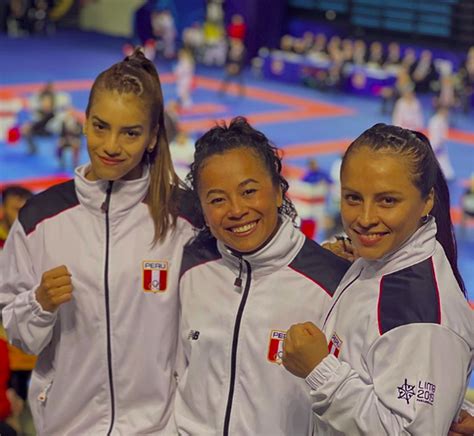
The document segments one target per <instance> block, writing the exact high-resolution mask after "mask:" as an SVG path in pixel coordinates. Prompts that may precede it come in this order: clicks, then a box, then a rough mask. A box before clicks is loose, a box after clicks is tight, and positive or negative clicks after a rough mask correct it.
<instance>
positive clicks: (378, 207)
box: [341, 147, 434, 260]
mask: <svg viewBox="0 0 474 436" xmlns="http://www.w3.org/2000/svg"><path fill="white" fill-rule="evenodd" d="M408 168H409V159H408V157H406V156H403V155H400V154H393V153H388V152H383V151H376V152H374V151H372V150H370V149H369V148H367V147H361V148H359V149H357V150H355V151H354V152H352V153H351V154H350V155H349V156H348V157H347V160H346V162H345V163H344V166H343V170H342V174H341V190H342V191H341V193H342V197H341V215H342V221H343V224H344V229H345V231H346V233H347V235H348V236H349V238H350V239H351V240H352V243H353V244H354V245H355V247H356V248H357V250H358V252H359V254H360V256H362V257H363V258H365V259H369V260H375V259H380V258H381V257H383V256H384V255H385V254H387V253H390V252H392V251H394V250H396V249H397V248H399V247H400V246H401V245H402V244H403V243H404V242H405V241H406V240H407V239H408V238H409V237H410V236H411V235H412V234H413V233H414V232H415V231H416V230H417V229H418V228H419V226H420V222H421V218H422V217H423V216H425V215H427V214H428V213H430V211H431V209H432V208H433V201H434V200H433V197H434V194H433V191H431V193H430V194H429V195H428V197H427V198H425V199H424V198H422V197H421V194H420V191H419V190H418V189H417V187H416V186H415V185H414V184H413V182H412V179H411V174H410V172H409V169H408Z"/></svg>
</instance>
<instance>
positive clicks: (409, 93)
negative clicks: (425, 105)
mask: <svg viewBox="0 0 474 436" xmlns="http://www.w3.org/2000/svg"><path fill="white" fill-rule="evenodd" d="M423 122H424V117H423V109H422V107H421V103H420V100H418V98H417V96H416V94H415V91H414V89H413V87H412V86H407V87H406V88H405V89H404V90H403V91H402V95H401V97H400V98H399V99H398V100H397V101H396V102H395V106H394V108H393V113H392V124H393V125H395V126H399V127H403V128H404V129H410V130H422V129H423Z"/></svg>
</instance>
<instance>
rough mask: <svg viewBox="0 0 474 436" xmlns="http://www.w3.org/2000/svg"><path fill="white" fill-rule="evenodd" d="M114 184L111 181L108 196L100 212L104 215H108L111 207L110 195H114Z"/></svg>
mask: <svg viewBox="0 0 474 436" xmlns="http://www.w3.org/2000/svg"><path fill="white" fill-rule="evenodd" d="M113 184H114V182H113V181H112V180H111V181H109V186H107V191H106V195H105V200H104V202H103V203H102V205H101V206H100V210H101V211H102V212H103V213H107V212H108V211H109V205H110V194H112V185H113Z"/></svg>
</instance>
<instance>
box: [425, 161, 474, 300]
mask: <svg viewBox="0 0 474 436" xmlns="http://www.w3.org/2000/svg"><path fill="white" fill-rule="evenodd" d="M436 164H437V174H436V181H435V184H434V186H433V189H434V193H435V199H434V206H433V209H432V211H431V215H433V217H434V218H435V220H436V227H437V229H438V230H437V233H436V239H437V240H438V242H439V243H440V244H441V245H442V247H443V249H444V252H445V253H446V257H447V258H448V261H449V263H450V265H451V268H452V270H453V273H454V277H456V280H457V282H458V284H459V287H460V288H461V291H462V293H463V294H464V295H465V296H466V297H467V292H466V286H465V285H464V280H463V279H462V277H461V273H460V272H459V269H458V251H457V244H456V237H455V234H454V227H453V223H452V221H451V213H450V207H449V206H450V204H451V203H450V199H449V189H448V184H447V183H446V179H445V177H444V175H443V172H442V170H441V168H440V166H439V164H438V162H436Z"/></svg>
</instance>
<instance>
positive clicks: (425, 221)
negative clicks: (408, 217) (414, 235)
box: [421, 214, 430, 224]
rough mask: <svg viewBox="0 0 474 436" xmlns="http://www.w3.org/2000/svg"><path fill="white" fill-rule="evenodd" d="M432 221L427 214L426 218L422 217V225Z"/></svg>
mask: <svg viewBox="0 0 474 436" xmlns="http://www.w3.org/2000/svg"><path fill="white" fill-rule="evenodd" d="M429 220H430V216H429V215H428V214H426V215H425V216H422V217H421V224H426V223H427V222H428V221H429Z"/></svg>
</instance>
